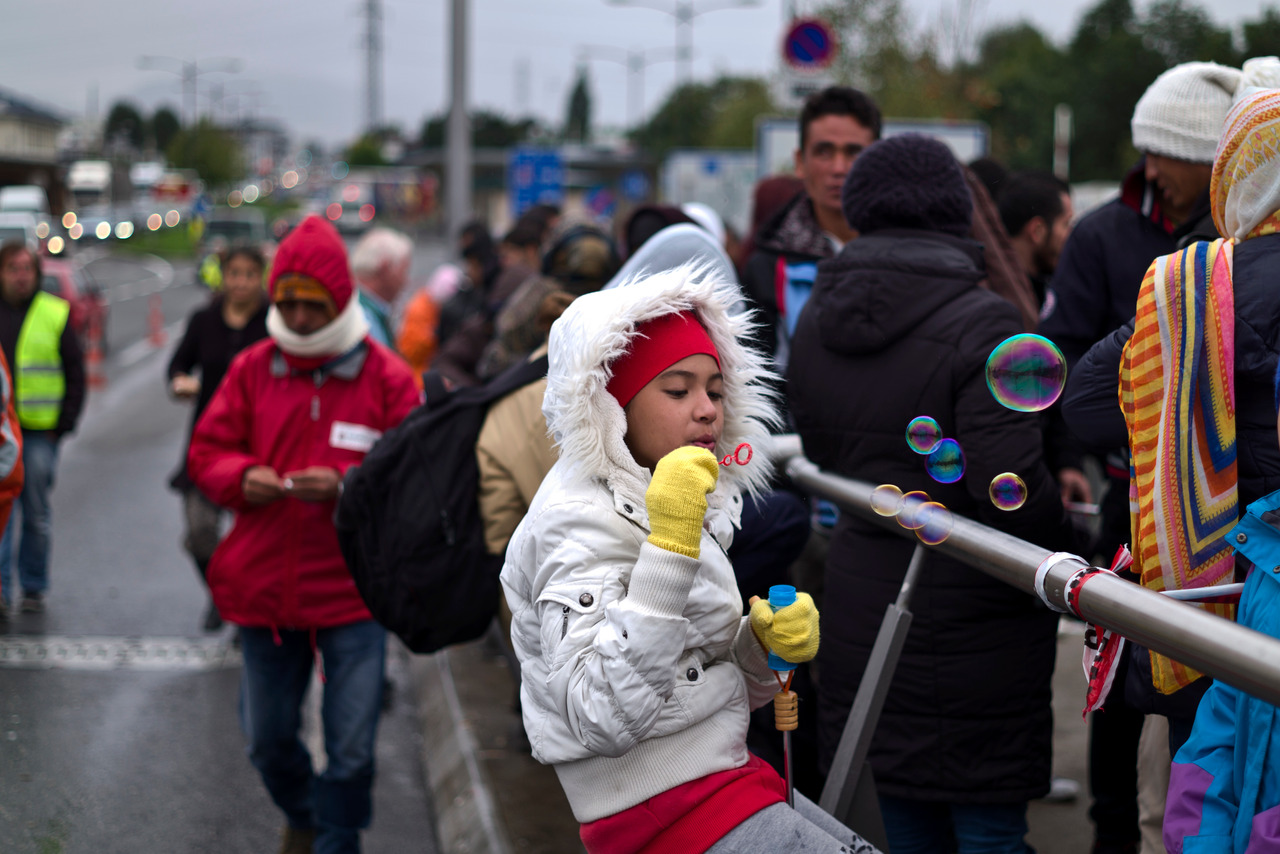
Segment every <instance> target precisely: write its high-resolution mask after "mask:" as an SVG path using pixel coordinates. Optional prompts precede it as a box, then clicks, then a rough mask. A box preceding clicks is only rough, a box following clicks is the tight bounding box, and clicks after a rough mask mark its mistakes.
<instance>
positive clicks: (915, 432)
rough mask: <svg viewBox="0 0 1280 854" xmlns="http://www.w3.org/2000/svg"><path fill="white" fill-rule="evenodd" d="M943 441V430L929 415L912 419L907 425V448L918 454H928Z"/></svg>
mask: <svg viewBox="0 0 1280 854" xmlns="http://www.w3.org/2000/svg"><path fill="white" fill-rule="evenodd" d="M940 441H942V428H941V427H939V426H938V422H937V421H934V420H933V419H932V418H930V417H929V416H928V415H920V416H918V417H916V418H912V419H911V423H910V424H908V425H907V447H909V448H910V449H911V450H913V451H915V452H916V453H917V454H927V453H929V452H930V451H932V450H933V446H934V445H936V444H938V442H940Z"/></svg>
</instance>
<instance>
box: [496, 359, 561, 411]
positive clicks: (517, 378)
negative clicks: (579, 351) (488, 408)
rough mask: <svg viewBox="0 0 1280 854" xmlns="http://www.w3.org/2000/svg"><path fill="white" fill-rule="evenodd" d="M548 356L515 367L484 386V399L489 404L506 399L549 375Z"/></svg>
mask: <svg viewBox="0 0 1280 854" xmlns="http://www.w3.org/2000/svg"><path fill="white" fill-rule="evenodd" d="M547 365H548V360H547V356H546V355H545V354H544V355H542V356H539V357H538V358H536V359H534V360H533V361H531V362H522V363H520V364H519V365H513V366H511V367H510V368H507V369H506V370H505V371H503V372H502V373H500V374H498V375H497V376H496V377H494V378H493V379H492V380H490V381H489V382H488V383H486V384H485V385H484V397H485V400H486V401H487V402H489V403H492V402H494V401H496V400H499V399H500V398H503V397H506V396H507V395H509V394H511V392H513V391H515V390H516V389H520V388H524V387H525V386H527V385H528V384H529V383H531V382H534V381H535V380H540V379H542V378H543V377H545V376H546V375H547Z"/></svg>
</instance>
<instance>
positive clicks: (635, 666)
mask: <svg viewBox="0 0 1280 854" xmlns="http://www.w3.org/2000/svg"><path fill="white" fill-rule="evenodd" d="M737 300H738V293H737V291H736V289H734V288H733V287H732V286H729V285H727V284H726V283H724V282H722V281H717V280H714V279H713V278H712V277H711V275H709V274H708V273H707V272H706V271H704V270H700V269H698V268H695V267H690V266H686V267H683V268H680V269H677V270H670V271H665V272H662V273H657V274H654V275H651V276H647V277H645V278H643V279H641V280H639V281H635V282H633V283H630V284H627V285H625V286H623V287H620V288H616V289H612V290H608V291H602V292H599V293H592V294H587V295H585V296H582V297H579V298H578V300H576V301H575V302H574V303H573V305H571V306H570V307H569V308H568V309H567V310H566V311H565V313H564V315H563V316H562V317H561V318H560V320H558V321H557V322H556V324H555V326H554V327H552V330H551V337H550V369H549V373H548V378H547V379H548V382H547V393H546V398H545V399H544V402H543V412H544V413H545V414H546V416H547V424H548V428H549V430H550V431H551V433H552V435H553V436H554V437H555V439H556V442H557V444H558V446H559V453H560V458H559V462H557V463H556V465H555V467H554V468H552V470H551V472H550V473H549V474H548V475H547V477H546V479H545V480H544V481H543V483H542V487H541V488H540V489H539V490H538V493H537V495H536V496H535V497H534V500H533V504H532V506H531V507H530V509H529V512H528V514H527V515H526V516H525V518H524V521H523V522H521V524H520V526H519V528H517V529H516V532H515V535H514V536H513V537H512V540H511V544H510V546H509V547H508V549H507V560H506V565H505V566H504V567H503V570H502V584H503V588H504V590H505V593H506V597H507V602H508V604H509V605H510V606H511V611H512V615H513V617H512V624H511V640H512V643H513V645H514V647H515V650H516V654H517V655H518V656H519V659H520V664H521V672H522V677H523V678H522V682H521V699H522V705H523V709H524V725H525V730H526V731H527V733H528V735H529V741H530V744H531V745H532V747H533V755H534V757H535V758H537V759H538V760H539V761H540V762H543V763H546V764H550V765H553V766H554V767H555V769H556V772H557V774H558V776H559V778H560V783H561V785H562V786H563V787H564V790H565V793H566V795H567V796H568V798H569V803H570V804H571V806H572V807H573V812H574V816H575V817H576V818H577V819H578V820H579V821H580V822H582V840H583V842H584V844H585V845H586V848H587V851H588V852H590V854H603V852H608V853H609V854H622V852H642V851H643V852H658V851H661V852H691V854H698V852H704V851H711V852H717V854H719V852H736V851H743V852H746V851H751V852H756V851H781V850H787V851H823V852H825V851H831V852H835V851H840V850H848V851H856V852H869V851H874V849H873V848H872V847H871V846H870V845H868V844H867V843H866V842H865V841H863V840H862V839H861V838H860V837H858V836H857V835H856V834H854V833H852V832H851V831H850V830H848V829H847V828H845V827H843V826H842V825H841V824H839V822H836V821H835V820H834V819H832V818H831V817H830V816H828V815H826V814H825V813H823V812H822V811H821V810H819V809H818V808H817V807H815V806H814V805H813V804H812V803H810V802H808V801H806V800H804V799H803V797H802V796H800V795H799V794H797V795H796V809H794V810H793V809H791V808H789V807H787V805H786V804H785V794H784V785H783V783H782V781H781V779H780V778H779V777H778V775H777V774H776V773H775V772H774V771H773V769H772V768H771V767H769V766H768V765H767V764H765V763H764V762H762V761H760V760H759V759H757V758H756V757H754V756H752V755H751V754H750V753H748V751H747V747H746V733H747V717H748V713H749V711H750V709H752V708H754V707H758V706H762V705H764V704H766V703H768V702H769V701H770V699H771V698H772V695H773V694H774V692H775V691H776V690H777V681H776V680H775V678H774V676H773V674H772V673H771V672H770V671H769V669H768V666H767V661H766V658H765V653H764V649H763V647H762V645H763V646H768V647H769V648H770V649H773V650H774V651H775V652H777V653H778V654H779V655H781V656H782V657H783V658H786V659H788V660H792V661H805V660H808V659H811V658H812V657H813V655H814V653H815V652H816V651H817V646H818V614H817V611H816V609H814V607H813V602H812V600H811V599H810V598H809V597H808V596H807V595H805V594H800V596H799V598H798V601H797V602H796V603H795V604H794V605H790V606H788V607H786V608H783V609H780V610H779V611H778V612H777V613H776V614H775V613H773V612H771V611H770V610H769V608H768V606H767V605H766V604H765V603H763V602H761V603H758V604H757V605H756V606H755V607H754V608H753V610H752V615H751V617H750V618H744V617H742V616H741V615H742V599H741V597H740V596H739V595H738V592H737V587H736V585H735V582H734V575H733V568H732V566H731V565H730V563H729V559H728V557H727V556H726V554H725V549H726V548H727V547H728V546H729V544H730V542H731V541H732V537H733V528H734V526H736V525H737V524H738V522H739V518H740V515H741V511H742V494H743V492H754V491H756V490H759V489H761V488H762V487H763V486H764V484H765V482H766V481H767V479H768V477H769V467H768V464H767V463H764V462H761V461H760V460H759V459H757V461H756V463H754V464H752V465H748V466H730V467H726V468H724V469H721V467H720V466H719V465H718V463H717V460H718V458H719V457H721V456H724V455H725V454H727V453H729V452H730V451H731V450H732V449H733V448H735V447H736V446H737V445H738V444H739V443H740V442H744V441H745V442H751V443H752V444H754V445H755V446H756V447H757V449H758V448H760V447H761V445H762V443H763V441H764V440H765V438H766V434H767V428H768V425H769V424H771V423H773V422H775V421H776V419H777V414H776V411H775V409H774V407H773V405H772V401H771V399H770V397H769V392H768V391H767V388H768V386H767V384H766V382H765V381H767V380H768V379H770V378H771V377H770V373H769V371H768V369H767V368H766V366H765V362H764V360H763V358H762V357H761V356H759V355H758V354H757V353H755V352H754V351H753V350H751V349H749V348H748V347H746V346H744V345H743V344H742V343H740V339H742V338H743V337H744V335H745V334H746V332H747V331H748V330H749V328H750V323H749V321H748V319H747V316H746V315H745V314H741V313H736V314H735V313H732V306H733V305H734V304H735V303H736V302H737ZM842 846H844V848H843V849H842Z"/></svg>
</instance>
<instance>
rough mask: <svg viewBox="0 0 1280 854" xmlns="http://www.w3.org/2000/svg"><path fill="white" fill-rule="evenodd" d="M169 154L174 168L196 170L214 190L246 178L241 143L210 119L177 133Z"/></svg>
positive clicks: (202, 120)
mask: <svg viewBox="0 0 1280 854" xmlns="http://www.w3.org/2000/svg"><path fill="white" fill-rule="evenodd" d="M167 153H168V157H169V162H170V163H171V164H172V165H173V166H175V167H177V168H179V169H194V170H196V171H197V172H198V173H200V177H201V178H203V179H204V181H205V183H206V184H208V185H210V186H211V187H220V186H226V185H228V184H230V183H231V182H233V181H235V180H237V179H239V178H241V177H243V176H244V163H243V159H242V157H241V155H240V144H239V143H238V142H237V141H236V138H235V137H234V136H232V135H231V134H230V133H227V132H226V131H225V130H223V129H222V128H220V127H218V126H216V125H215V124H213V122H211V121H209V120H208V119H201V120H200V122H199V123H198V124H196V125H195V126H194V127H186V128H183V129H181V130H180V131H178V133H177V134H176V135H175V136H174V138H173V140H172V141H171V142H170V143H169V148H168V149H167Z"/></svg>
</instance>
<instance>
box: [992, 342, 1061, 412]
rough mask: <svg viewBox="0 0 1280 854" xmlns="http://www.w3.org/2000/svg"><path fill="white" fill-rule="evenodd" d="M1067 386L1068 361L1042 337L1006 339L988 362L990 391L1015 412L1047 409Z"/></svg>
mask: <svg viewBox="0 0 1280 854" xmlns="http://www.w3.org/2000/svg"><path fill="white" fill-rule="evenodd" d="M1066 383H1067V360H1066V359H1065V358H1064V357H1063V355H1062V351H1061V350H1059V349H1058V347H1057V345H1056V344H1054V343H1053V342H1052V341H1050V340H1049V339H1048V338H1044V337H1042V336H1040V335H1032V334H1030V333H1023V334H1022V335H1014V336H1013V337H1012V338H1006V339H1005V340H1004V341H1001V342H1000V343H999V344H998V345H996V348H995V349H994V350H992V351H991V355H990V356H989V357H988V358H987V388H989V389H991V394H992V396H994V397H995V399H996V401H997V402H999V404H1000V405H1001V406H1004V407H1006V408H1008V409H1012V410H1014V411H1015V412H1039V411H1040V410H1042V409H1047V408H1048V407H1049V406H1051V405H1053V402H1054V401H1055V400H1057V399H1058V397H1059V396H1060V395H1061V394H1062V388H1063V386H1065V385H1066Z"/></svg>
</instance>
